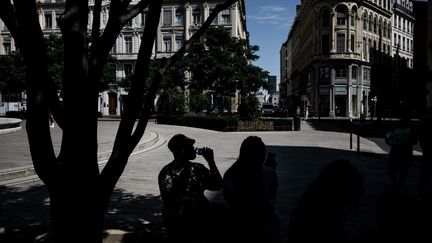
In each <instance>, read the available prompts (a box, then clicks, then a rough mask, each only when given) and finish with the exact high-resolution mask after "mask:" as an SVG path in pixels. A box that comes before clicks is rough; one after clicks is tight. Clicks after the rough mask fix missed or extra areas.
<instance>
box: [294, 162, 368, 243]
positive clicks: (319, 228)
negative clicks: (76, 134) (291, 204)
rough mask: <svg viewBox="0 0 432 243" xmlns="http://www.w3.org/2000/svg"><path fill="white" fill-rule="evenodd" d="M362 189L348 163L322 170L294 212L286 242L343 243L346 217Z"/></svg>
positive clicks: (332, 163)
mask: <svg viewBox="0 0 432 243" xmlns="http://www.w3.org/2000/svg"><path fill="white" fill-rule="evenodd" d="M362 188H363V186H362V179H361V176H360V173H359V172H358V170H357V169H356V168H355V167H354V166H352V165H351V163H350V162H349V161H347V160H335V161H333V162H331V163H330V164H328V165H327V166H325V167H324V169H322V171H321V172H320V174H319V176H318V178H317V179H316V180H315V181H314V182H312V183H311V185H310V186H309V187H308V189H307V190H306V192H305V193H304V195H303V197H302V198H301V199H300V200H299V202H298V204H297V206H296V207H295V209H294V212H293V214H292V216H291V220H290V227H289V235H288V237H289V242H290V243H298V242H305V243H306V242H307V243H309V242H332V243H339V242H345V237H344V220H345V218H346V216H347V215H346V213H347V210H348V209H350V208H352V207H353V206H356V204H357V203H358V201H359V200H360V197H361V194H362V191H363V189H362Z"/></svg>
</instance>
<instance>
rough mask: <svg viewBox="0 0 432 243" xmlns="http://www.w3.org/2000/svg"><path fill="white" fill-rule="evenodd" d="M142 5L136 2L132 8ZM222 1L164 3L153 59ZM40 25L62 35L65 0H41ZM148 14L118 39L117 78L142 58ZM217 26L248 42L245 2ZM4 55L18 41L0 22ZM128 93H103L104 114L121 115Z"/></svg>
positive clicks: (104, 17)
mask: <svg viewBox="0 0 432 243" xmlns="http://www.w3.org/2000/svg"><path fill="white" fill-rule="evenodd" d="M135 2H138V1H137V0H133V1H132V4H134V3H135ZM221 2H223V1H222V0H208V1H199V0H190V1H188V0H166V1H164V5H163V9H162V13H161V19H160V25H159V30H158V35H157V38H156V43H155V46H154V52H153V55H154V57H156V58H160V57H169V56H171V55H173V54H174V53H175V52H176V51H177V50H178V49H179V48H181V47H182V45H183V43H184V42H185V41H186V40H188V39H189V38H190V37H191V36H192V35H193V33H194V32H195V31H196V30H198V28H199V27H200V26H201V25H202V23H204V21H205V20H206V19H207V17H208V16H209V14H210V13H211V11H212V10H213V9H214V7H215V6H216V5H217V4H218V3H221ZM38 3H39V22H40V25H41V28H42V30H43V33H44V34H45V35H46V36H48V35H50V34H56V35H60V28H59V26H58V24H57V21H56V18H57V16H59V15H61V14H62V12H63V9H64V4H65V1H64V0H39V1H38ZM109 4H110V1H106V0H104V1H103V3H102V13H101V29H102V30H103V29H104V28H105V26H106V24H107V21H108V17H109V16H108V14H109ZM93 5H94V0H90V12H89V29H90V27H91V25H92V19H93ZM146 15H147V12H146V10H144V11H143V12H142V13H140V14H138V16H136V17H135V18H134V19H132V21H130V22H129V23H128V24H127V25H126V26H125V27H124V28H123V29H122V31H121V33H120V35H119V36H118V37H117V40H116V43H115V44H114V46H113V47H112V50H111V55H112V56H113V57H115V58H116V59H117V63H116V76H117V78H118V79H123V78H125V77H127V76H128V75H130V74H131V73H132V72H133V68H134V64H135V60H136V59H137V56H138V50H139V46H140V44H141V36H142V33H143V31H144V25H145V21H146ZM213 25H218V26H224V27H225V28H227V29H230V30H231V34H232V36H233V37H238V38H242V39H246V38H247V29H246V12H245V4H244V0H241V1H238V2H237V3H236V4H234V5H232V6H231V7H230V8H228V9H227V10H224V11H222V12H221V13H219V15H218V18H217V19H216V20H215V21H214V22H213ZM0 30H1V32H0V55H7V54H10V52H11V51H15V45H14V40H13V38H12V37H11V35H10V33H9V31H8V30H7V29H6V28H5V26H4V24H3V23H2V22H1V21H0ZM125 94H126V92H125V91H124V90H109V91H107V92H103V93H102V94H101V98H100V111H101V112H102V114H104V115H109V114H111V115H118V114H120V113H121V109H122V106H121V103H122V98H121V96H122V95H125Z"/></svg>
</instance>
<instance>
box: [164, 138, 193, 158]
mask: <svg viewBox="0 0 432 243" xmlns="http://www.w3.org/2000/svg"><path fill="white" fill-rule="evenodd" d="M194 143H195V140H194V139H192V138H188V137H186V136H185V135H184V134H176V135H174V136H173V137H172V138H171V139H170V140H169V142H168V148H169V150H171V152H173V153H176V152H178V151H180V150H181V149H183V148H184V147H185V146H186V145H193V144H194Z"/></svg>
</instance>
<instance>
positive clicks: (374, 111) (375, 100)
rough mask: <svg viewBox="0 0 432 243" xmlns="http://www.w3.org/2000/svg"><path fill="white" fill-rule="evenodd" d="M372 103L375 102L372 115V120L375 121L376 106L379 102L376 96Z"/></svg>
mask: <svg viewBox="0 0 432 243" xmlns="http://www.w3.org/2000/svg"><path fill="white" fill-rule="evenodd" d="M372 101H373V103H374V110H373V114H372V120H373V119H374V116H376V104H377V101H378V99H377V97H376V96H374V97H373V98H372Z"/></svg>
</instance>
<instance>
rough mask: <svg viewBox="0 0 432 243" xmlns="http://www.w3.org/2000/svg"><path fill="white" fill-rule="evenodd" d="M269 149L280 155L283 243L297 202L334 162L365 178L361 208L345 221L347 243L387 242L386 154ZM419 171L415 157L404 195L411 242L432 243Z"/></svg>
mask: <svg viewBox="0 0 432 243" xmlns="http://www.w3.org/2000/svg"><path fill="white" fill-rule="evenodd" d="M268 150H269V151H270V152H274V153H276V154H277V155H276V158H277V163H278V168H277V172H278V177H279V189H278V195H277V200H276V208H277V213H278V215H279V218H280V221H281V225H282V226H283V227H284V228H282V237H283V239H284V242H286V240H287V238H288V232H287V231H288V227H289V221H290V217H291V214H292V212H293V210H294V207H295V206H296V204H297V202H298V200H299V199H300V198H301V196H302V195H303V193H304V192H305V190H306V189H307V187H308V186H309V184H310V183H311V182H312V181H313V180H314V179H315V178H316V177H317V176H318V174H319V172H320V170H321V169H322V168H323V167H324V166H325V165H327V164H329V163H330V162H331V161H333V160H334V159H347V160H349V161H351V162H352V164H353V165H354V166H355V167H356V168H358V170H359V171H360V172H361V174H362V177H363V184H364V194H363V197H362V198H361V201H360V205H359V207H358V208H357V209H356V210H355V211H353V212H350V214H349V217H348V221H347V222H346V234H347V238H348V239H349V241H348V242H385V239H383V236H382V234H381V232H380V229H379V226H378V222H377V203H378V198H379V197H380V195H382V194H383V193H384V192H386V191H388V190H389V188H390V185H391V183H390V179H389V177H388V176H387V161H388V156H387V155H385V154H374V153H359V154H357V152H355V151H347V150H338V149H328V148H317V147H286V146H270V147H268ZM420 169H421V163H420V157H419V156H416V157H414V159H413V164H412V167H411V170H410V173H409V177H408V179H407V182H406V184H405V187H404V188H403V194H404V195H405V196H406V197H407V198H408V201H409V202H410V208H409V210H410V212H409V213H410V215H411V216H412V218H411V222H410V224H411V225H413V227H412V229H414V230H413V231H412V232H410V237H411V238H410V239H412V242H432V236H431V234H430V233H429V232H430V230H429V228H432V204H422V203H419V202H418V201H417V200H416V198H417V182H418V178H419V175H420Z"/></svg>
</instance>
